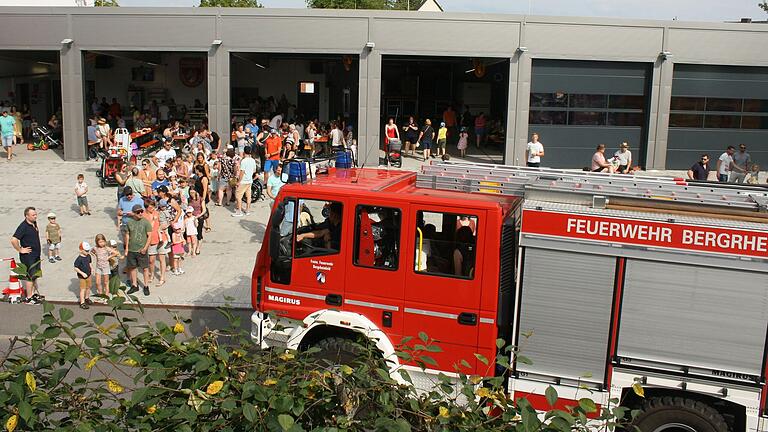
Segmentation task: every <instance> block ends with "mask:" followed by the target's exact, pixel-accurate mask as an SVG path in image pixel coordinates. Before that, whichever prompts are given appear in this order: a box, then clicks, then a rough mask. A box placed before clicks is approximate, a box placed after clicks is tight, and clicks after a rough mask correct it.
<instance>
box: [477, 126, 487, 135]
mask: <svg viewBox="0 0 768 432" xmlns="http://www.w3.org/2000/svg"><path fill="white" fill-rule="evenodd" d="M475 135H477V136H483V135H485V128H484V127H476V128H475Z"/></svg>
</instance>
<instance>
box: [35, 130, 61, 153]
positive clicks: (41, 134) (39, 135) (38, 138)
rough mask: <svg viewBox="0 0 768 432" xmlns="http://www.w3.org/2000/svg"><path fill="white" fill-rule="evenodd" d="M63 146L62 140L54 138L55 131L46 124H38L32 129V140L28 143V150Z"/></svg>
mask: <svg viewBox="0 0 768 432" xmlns="http://www.w3.org/2000/svg"><path fill="white" fill-rule="evenodd" d="M56 147H61V141H59V140H58V139H56V138H54V136H53V131H52V130H50V129H48V128H47V127H46V126H38V127H36V128H35V129H34V130H32V142H31V143H29V144H27V150H48V149H49V148H56Z"/></svg>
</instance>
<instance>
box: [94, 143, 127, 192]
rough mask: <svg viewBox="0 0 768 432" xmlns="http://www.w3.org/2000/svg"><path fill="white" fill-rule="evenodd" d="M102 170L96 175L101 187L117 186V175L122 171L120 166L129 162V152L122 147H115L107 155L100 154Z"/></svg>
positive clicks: (108, 150)
mask: <svg viewBox="0 0 768 432" xmlns="http://www.w3.org/2000/svg"><path fill="white" fill-rule="evenodd" d="M100 156H101V169H100V170H99V171H98V172H97V173H96V174H97V175H98V176H99V177H100V179H99V184H100V185H101V187H105V186H116V185H117V179H115V173H116V172H117V171H118V170H119V169H120V164H121V163H123V162H126V161H127V160H128V151H127V150H126V149H125V148H124V147H121V146H113V147H110V148H109V149H107V152H106V153H100Z"/></svg>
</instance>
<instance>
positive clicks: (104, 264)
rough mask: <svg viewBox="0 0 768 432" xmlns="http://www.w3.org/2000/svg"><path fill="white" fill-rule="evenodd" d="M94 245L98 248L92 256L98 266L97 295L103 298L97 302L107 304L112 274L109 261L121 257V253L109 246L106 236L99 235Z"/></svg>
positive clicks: (95, 248)
mask: <svg viewBox="0 0 768 432" xmlns="http://www.w3.org/2000/svg"><path fill="white" fill-rule="evenodd" d="M94 244H95V245H96V246H95V247H94V248H93V251H92V252H91V254H92V255H93V257H94V258H95V259H96V265H95V266H93V272H94V273H96V294H97V295H100V296H103V297H99V298H98V299H97V301H99V302H102V303H106V299H108V298H109V291H110V290H109V276H110V274H112V269H111V266H110V265H109V261H110V259H112V258H117V257H118V256H120V253H119V252H117V250H116V249H113V248H111V247H109V246H108V245H107V238H106V237H104V234H97V235H96V240H95V242H94Z"/></svg>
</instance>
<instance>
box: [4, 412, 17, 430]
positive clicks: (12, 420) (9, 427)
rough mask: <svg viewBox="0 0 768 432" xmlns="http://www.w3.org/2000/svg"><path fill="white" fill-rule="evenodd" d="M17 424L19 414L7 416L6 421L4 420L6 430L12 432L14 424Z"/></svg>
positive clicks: (14, 427)
mask: <svg viewBox="0 0 768 432" xmlns="http://www.w3.org/2000/svg"><path fill="white" fill-rule="evenodd" d="M18 424H19V416H18V415H16V414H14V415H12V416H11V417H9V418H8V421H7V422H5V429H6V430H7V431H8V432H13V430H14V429H16V425H18Z"/></svg>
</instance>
